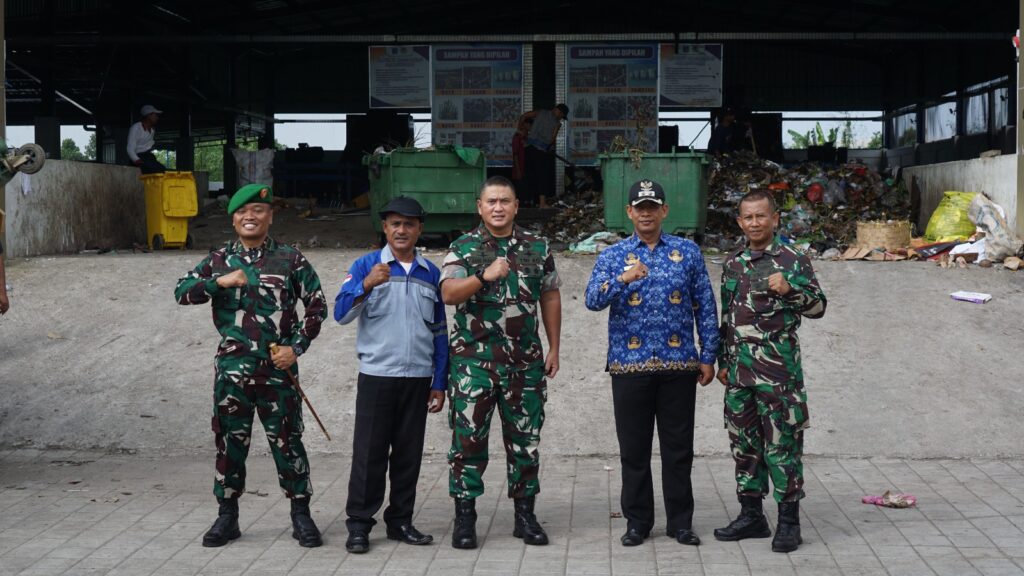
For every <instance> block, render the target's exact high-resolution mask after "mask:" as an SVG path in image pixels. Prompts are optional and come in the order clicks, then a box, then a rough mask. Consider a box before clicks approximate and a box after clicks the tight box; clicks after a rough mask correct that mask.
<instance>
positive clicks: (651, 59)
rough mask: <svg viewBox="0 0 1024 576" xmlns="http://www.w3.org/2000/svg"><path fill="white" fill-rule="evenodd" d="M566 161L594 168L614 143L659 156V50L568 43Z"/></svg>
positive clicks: (643, 46)
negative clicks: (623, 143) (657, 153)
mask: <svg viewBox="0 0 1024 576" xmlns="http://www.w3.org/2000/svg"><path fill="white" fill-rule="evenodd" d="M567 48H568V50H567V61H566V76H567V77H566V94H567V102H566V104H567V105H568V106H569V122H568V125H569V130H568V135H567V137H568V143H569V151H568V152H569V159H570V160H572V161H573V162H574V163H576V164H595V163H596V162H597V155H598V154H600V153H604V152H607V151H608V150H609V149H610V148H612V147H613V145H614V143H616V142H622V141H624V142H625V143H626V144H627V146H629V147H639V148H640V149H642V150H644V151H645V152H657V151H658V45H657V44H569V45H568V47H567Z"/></svg>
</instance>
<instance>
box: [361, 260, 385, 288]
mask: <svg viewBox="0 0 1024 576" xmlns="http://www.w3.org/2000/svg"><path fill="white" fill-rule="evenodd" d="M388 280H391V267H390V266H388V265H387V264H376V265H374V267H373V268H371V269H370V273H369V274H367V275H366V278H363V292H369V291H370V290H373V288H374V287H376V286H380V285H381V284H383V283H385V282H387V281H388Z"/></svg>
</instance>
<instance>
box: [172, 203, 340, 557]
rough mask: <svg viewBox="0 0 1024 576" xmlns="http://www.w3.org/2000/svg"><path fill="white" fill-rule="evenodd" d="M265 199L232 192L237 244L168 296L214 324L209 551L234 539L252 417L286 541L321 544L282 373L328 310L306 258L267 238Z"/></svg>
mask: <svg viewBox="0 0 1024 576" xmlns="http://www.w3.org/2000/svg"><path fill="white" fill-rule="evenodd" d="M271 200H272V194H271V192H270V189H269V188H268V187H266V186H264V185H261V184H250V185H247V186H243V187H242V188H240V189H239V190H238V192H236V193H235V194H234V196H233V197H232V198H231V202H230V203H229V204H228V213H229V214H231V215H232V221H233V224H234V228H235V231H236V232H237V233H238V240H234V241H231V242H228V244H227V245H226V246H224V247H223V248H219V249H217V250H214V251H212V252H210V255H209V256H207V257H206V258H204V259H203V261H202V262H200V263H199V265H198V266H196V267H195V269H194V270H192V271H191V272H189V273H188V274H187V275H186V276H185V277H184V278H182V279H181V280H179V281H178V286H177V288H176V289H175V291H174V296H175V298H176V299H177V300H178V303H179V304H205V303H206V302H211V301H212V307H213V323H214V325H215V326H216V327H217V331H218V332H219V333H220V335H221V340H220V345H219V346H218V347H217V355H216V359H215V379H214V385H213V401H214V407H213V422H212V426H213V432H214V435H215V437H216V443H217V475H216V482H215V483H214V487H213V493H214V495H215V496H216V497H217V501H218V502H219V504H220V510H219V513H218V518H217V520H216V522H214V524H213V526H212V527H211V528H210V530H209V531H208V532H207V533H206V535H205V536H204V537H203V546H207V547H212V546H223V545H224V544H226V543H227V542H228V541H229V540H233V539H235V538H238V537H239V536H240V535H241V533H240V532H239V529H238V498H239V496H241V495H242V494H243V493H244V492H245V460H246V456H247V455H248V453H249V441H250V438H251V436H252V422H253V414H254V413H255V414H259V417H260V421H261V422H262V423H263V428H264V430H265V431H266V434H267V440H269V442H270V451H271V453H272V454H273V457H274V464H275V465H276V466H277V474H278V479H279V482H280V484H281V489H282V490H283V491H284V493H285V496H287V497H288V498H290V499H291V507H292V511H291V517H292V525H293V532H292V537H294V538H295V539H297V540H298V541H299V544H300V545H301V546H305V547H316V546H320V545H321V544H322V541H321V538H320V532H319V530H318V529H317V527H316V524H315V523H314V522H313V519H312V518H311V517H310V512H309V499H310V497H311V496H312V494H313V489H312V486H311V485H310V482H309V462H308V461H307V459H306V450H305V448H304V447H303V445H302V431H303V424H302V399H301V397H300V396H299V393H298V391H297V390H296V389H295V388H294V387H293V386H291V384H290V382H289V378H288V375H287V374H286V373H285V372H286V371H288V370H291V369H292V365H294V364H295V363H296V359H297V357H298V356H300V355H301V354H302V353H303V352H304V351H305V350H307V349H308V348H309V344H310V342H311V341H312V340H313V339H314V338H316V336H317V334H319V333H320V325H321V323H322V322H323V321H324V319H325V318H326V317H327V303H326V300H325V299H324V294H323V292H322V291H321V289H320V279H319V278H318V277H317V275H316V271H314V270H313V267H312V266H311V265H310V263H309V262H308V261H307V260H306V258H305V257H304V256H303V255H302V254H301V253H300V252H299V251H298V250H296V249H294V248H292V247H291V246H287V245H282V244H278V243H277V242H275V241H274V239H273V238H270V237H269V236H268V232H269V228H270V224H271V222H272V221H273V208H272V206H271V205H270V202H271ZM299 300H301V301H302V305H303V309H304V312H305V313H304V316H303V318H302V319H301V320H300V319H299V317H298V315H297V313H296V310H295V305H296V303H297V302H298V301H299ZM275 343H276V344H279V347H278V348H277V350H276V352H275V353H274V354H273V355H272V354H270V352H269V347H270V345H271V344H275ZM297 373H298V366H297V365H295V374H296V375H297Z"/></svg>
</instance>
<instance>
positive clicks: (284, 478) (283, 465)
mask: <svg viewBox="0 0 1024 576" xmlns="http://www.w3.org/2000/svg"><path fill="white" fill-rule="evenodd" d="M295 369H296V367H294V366H293V367H292V370H295ZM287 378H288V376H287V375H286V374H285V373H284V372H282V371H280V370H277V369H275V368H274V366H273V365H272V364H271V363H270V362H269V361H265V360H256V359H250V358H239V357H221V358H218V359H217V367H216V379H215V381H214V385H213V423H212V427H213V433H214V436H215V438H216V443H217V476H216V481H215V482H214V486H213V493H214V495H216V496H217V497H218V498H238V497H239V496H241V495H242V494H243V493H245V460H246V457H247V456H248V455H249V443H250V439H251V438H252V422H253V416H254V415H255V414H259V417H260V422H262V423H263V430H264V431H265V432H266V434H267V440H268V441H269V442H270V453H271V454H272V455H273V458H274V464H275V465H276V466H277V477H278V481H279V483H280V485H281V490H282V491H284V494H285V496H287V497H288V498H304V497H309V496H311V495H312V494H313V487H312V485H311V484H310V482H309V461H308V460H307V459H306V449H305V447H303V445H302V431H303V424H302V398H301V397H300V396H299V393H298V391H297V390H295V388H293V387H292V386H291V383H290V382H287V381H286V379H287Z"/></svg>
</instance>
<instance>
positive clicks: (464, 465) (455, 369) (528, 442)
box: [448, 359, 547, 499]
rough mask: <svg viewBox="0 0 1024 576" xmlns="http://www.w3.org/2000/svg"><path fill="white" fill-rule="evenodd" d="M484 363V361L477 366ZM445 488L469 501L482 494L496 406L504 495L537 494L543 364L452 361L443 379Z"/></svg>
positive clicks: (544, 390) (544, 387) (544, 385)
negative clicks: (448, 434)
mask: <svg viewBox="0 0 1024 576" xmlns="http://www.w3.org/2000/svg"><path fill="white" fill-rule="evenodd" d="M482 364H483V365H482ZM448 382H449V385H448V395H449V398H450V403H449V407H448V414H449V425H450V426H451V428H452V446H451V450H449V452H448V465H449V473H448V492H449V494H451V496H453V497H455V498H466V499H473V498H477V497H478V496H481V495H482V494H483V493H484V480H483V476H484V470H485V469H486V468H487V460H488V455H487V441H488V437H489V433H490V429H491V415H492V414H494V410H495V408H497V410H498V416H499V418H501V434H502V438H503V439H504V443H505V457H506V461H507V464H508V470H507V474H508V496H509V498H524V497H528V496H533V495H535V494H537V493H539V492H540V480H539V478H538V472H539V471H540V451H539V449H538V446H539V444H540V429H541V426H543V425H544V403H545V402H546V401H547V381H546V380H545V379H544V365H543V364H540V363H538V364H534V365H531V366H530V367H529V368H527V369H525V370H523V369H518V370H516V369H512V368H508V367H506V366H500V367H498V366H494V365H493V363H491V365H490V366H488V365H487V363H481V362H473V361H464V360H463V361H459V360H456V359H453V360H452V361H451V366H450V378H449V380H448Z"/></svg>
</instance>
